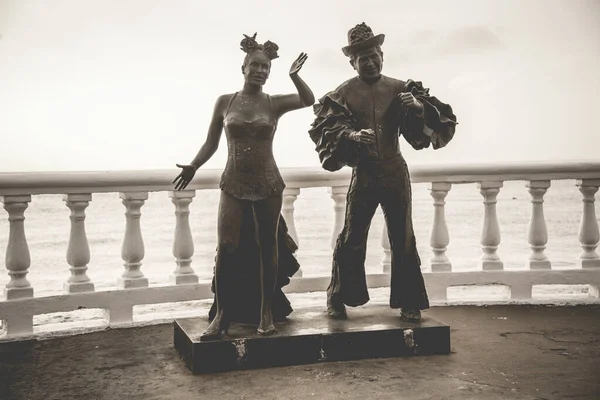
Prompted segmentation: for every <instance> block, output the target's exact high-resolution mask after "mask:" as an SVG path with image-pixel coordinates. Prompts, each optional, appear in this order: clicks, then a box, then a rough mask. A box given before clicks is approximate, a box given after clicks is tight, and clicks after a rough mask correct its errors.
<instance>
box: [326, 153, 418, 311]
mask: <svg viewBox="0 0 600 400" xmlns="http://www.w3.org/2000/svg"><path fill="white" fill-rule="evenodd" d="M411 201H412V199H411V186H410V177H409V173H408V168H407V165H406V162H405V161H404V159H403V158H402V156H401V155H398V156H397V157H395V158H393V159H390V160H386V161H382V162H361V163H359V164H358V165H357V167H356V168H354V171H353V174H352V180H351V182H350V187H349V189H348V194H347V197H346V215H345V222H344V228H343V230H342V232H341V233H340V235H339V236H338V238H337V242H336V246H335V250H334V254H333V265H332V278H331V283H330V285H329V288H328V289H327V295H328V297H329V298H330V299H331V300H334V301H341V302H342V303H344V304H346V305H348V306H352V307H356V306H360V305H363V304H365V303H367V302H368V301H369V292H368V290H367V281H366V273H365V258H366V251H367V236H368V233H369V228H370V226H371V221H372V219H373V216H374V215H375V211H376V210H377V207H378V206H379V205H381V208H382V210H383V215H384V218H385V222H386V225H387V230H388V237H389V239H390V247H391V258H392V266H391V277H390V307H391V308H405V309H413V310H423V309H426V308H428V307H429V300H428V297H427V291H426V289H425V283H424V281H423V274H422V273H421V259H420V258H419V254H418V251H417V246H416V240H415V234H414V230H413V225H412V207H411Z"/></svg>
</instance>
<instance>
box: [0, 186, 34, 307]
mask: <svg viewBox="0 0 600 400" xmlns="http://www.w3.org/2000/svg"><path fill="white" fill-rule="evenodd" d="M0 199H1V200H2V203H4V209H5V210H6V211H7V212H8V221H9V224H10V227H9V233H8V244H7V246H6V269H7V270H8V275H10V281H9V282H8V283H7V284H6V287H5V288H4V298H5V299H6V300H14V299H21V298H26V297H33V287H32V286H31V283H29V281H28V280H27V274H28V273H29V267H30V265H31V257H30V254H29V246H28V245H27V238H26V237H25V210H26V209H27V207H28V205H29V203H30V202H31V196H30V195H23V196H2V197H1V198H0Z"/></svg>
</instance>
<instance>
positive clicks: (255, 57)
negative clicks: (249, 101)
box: [242, 51, 271, 86]
mask: <svg viewBox="0 0 600 400" xmlns="http://www.w3.org/2000/svg"><path fill="white" fill-rule="evenodd" d="M242 72H243V73H244V80H245V81H246V83H249V84H252V85H258V86H263V85H264V84H265V83H266V82H267V79H268V78H269V72H271V60H270V59H269V57H267V56H266V54H265V53H264V52H262V51H253V52H252V53H250V54H248V56H247V57H246V63H245V64H244V65H243V66H242Z"/></svg>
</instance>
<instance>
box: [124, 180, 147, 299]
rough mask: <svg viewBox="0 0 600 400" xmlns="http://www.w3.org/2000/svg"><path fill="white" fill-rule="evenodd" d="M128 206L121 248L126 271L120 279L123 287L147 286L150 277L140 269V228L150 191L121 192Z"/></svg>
mask: <svg viewBox="0 0 600 400" xmlns="http://www.w3.org/2000/svg"><path fill="white" fill-rule="evenodd" d="M119 197H120V198H121V199H122V201H123V204H124V205H125V207H126V211H125V217H126V223H125V237H124V239H123V246H122V248H121V258H122V259H123V261H124V262H125V263H124V264H123V266H124V267H125V272H123V275H121V277H120V278H119V280H118V285H119V287H121V288H137V287H147V286H148V278H146V277H145V276H144V274H143V273H142V271H141V270H140V268H141V266H142V262H141V261H142V259H143V258H144V240H143V238H142V231H141V228H140V217H141V216H142V213H141V211H140V209H141V208H142V206H143V205H144V202H145V201H146V200H147V199H148V192H125V193H119Z"/></svg>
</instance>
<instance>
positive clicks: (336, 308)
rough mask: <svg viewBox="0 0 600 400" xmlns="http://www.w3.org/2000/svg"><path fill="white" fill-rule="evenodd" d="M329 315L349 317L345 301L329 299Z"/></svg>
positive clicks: (339, 317)
mask: <svg viewBox="0 0 600 400" xmlns="http://www.w3.org/2000/svg"><path fill="white" fill-rule="evenodd" d="M327 315H328V316H329V318H332V319H348V314H347V313H346V306H345V305H344V303H341V302H337V301H332V300H331V299H328V300H327Z"/></svg>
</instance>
